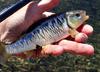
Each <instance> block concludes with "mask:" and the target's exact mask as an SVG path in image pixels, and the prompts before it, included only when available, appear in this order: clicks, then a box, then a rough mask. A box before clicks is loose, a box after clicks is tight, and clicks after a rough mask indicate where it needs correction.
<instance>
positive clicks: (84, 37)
mask: <svg viewBox="0 0 100 72" xmlns="http://www.w3.org/2000/svg"><path fill="white" fill-rule="evenodd" d="M87 39H88V36H87V35H86V34H85V33H79V34H77V35H76V36H75V41H76V42H79V43H83V42H86V41H87Z"/></svg>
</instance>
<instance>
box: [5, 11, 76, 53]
mask: <svg viewBox="0 0 100 72" xmlns="http://www.w3.org/2000/svg"><path fill="white" fill-rule="evenodd" d="M76 12H77V11H76ZM70 13H71V12H70ZM68 15H69V14H68ZM68 15H67V13H66V12H65V13H61V14H58V15H55V16H53V17H51V18H49V19H47V20H46V21H43V22H42V23H40V25H39V26H37V27H36V28H35V29H33V30H32V31H31V32H29V33H28V34H26V35H25V36H23V37H21V38H20V39H19V40H18V41H16V42H14V43H12V44H10V45H5V50H6V52H7V53H9V54H16V53H21V52H25V51H29V50H33V49H36V45H38V46H45V45H48V44H51V43H54V42H57V41H59V40H61V39H63V37H64V36H66V35H68V34H70V33H69V29H70V28H71V26H70V24H68V23H69V22H68Z"/></svg>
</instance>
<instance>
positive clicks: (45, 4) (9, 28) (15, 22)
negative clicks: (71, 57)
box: [0, 0, 94, 57]
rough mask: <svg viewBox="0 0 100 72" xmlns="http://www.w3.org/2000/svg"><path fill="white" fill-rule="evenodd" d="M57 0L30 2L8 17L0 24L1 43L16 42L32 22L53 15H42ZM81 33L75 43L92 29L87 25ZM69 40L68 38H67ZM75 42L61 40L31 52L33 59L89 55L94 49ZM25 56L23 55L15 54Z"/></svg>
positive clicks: (54, 4) (57, 0)
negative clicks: (66, 53) (65, 53)
mask: <svg viewBox="0 0 100 72" xmlns="http://www.w3.org/2000/svg"><path fill="white" fill-rule="evenodd" d="M58 3H59V0H47V1H46V0H42V1H41V2H40V3H38V4H37V3H35V2H30V3H29V4H27V5H26V6H25V7H23V8H21V9H20V10H18V11H17V12H16V13H14V14H13V15H11V16H10V17H8V18H7V19H6V20H4V21H3V22H1V24H0V40H1V42H5V43H11V42H13V41H15V40H17V38H18V37H20V35H21V34H22V33H23V32H24V31H26V30H27V29H28V28H29V27H30V26H31V25H32V24H33V23H34V22H36V21H38V20H39V19H41V18H44V17H48V16H50V15H52V14H53V13H48V12H46V13H44V12H45V11H48V10H50V9H52V8H53V7H55V6H56V5H58ZM80 29H81V30H80V31H81V33H80V34H78V35H76V38H75V41H78V42H84V41H85V40H86V39H87V37H88V35H90V34H91V33H92V32H93V28H92V27H91V26H89V25H85V26H82V27H81V28H80ZM68 39H69V38H68ZM75 41H68V40H62V41H60V42H58V43H57V44H56V45H48V47H47V48H43V49H41V50H39V49H38V50H35V51H31V52H32V53H33V54H32V56H33V57H38V56H44V55H49V54H52V55H60V54H62V53H64V52H69V53H73V54H80V55H81V54H82V55H91V54H93V53H94V48H93V47H92V46H91V45H88V44H82V43H78V42H75ZM17 55H18V56H25V54H23V53H22V54H17Z"/></svg>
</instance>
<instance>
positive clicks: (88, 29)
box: [77, 24, 93, 36]
mask: <svg viewBox="0 0 100 72" xmlns="http://www.w3.org/2000/svg"><path fill="white" fill-rule="evenodd" d="M77 30H78V31H80V32H82V33H85V34H87V35H88V36H89V35H91V34H92V33H93V27H92V26H90V25H88V24H86V25H82V26H80V27H79V28H78V29H77Z"/></svg>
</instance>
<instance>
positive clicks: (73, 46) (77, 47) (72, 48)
mask: <svg viewBox="0 0 100 72" xmlns="http://www.w3.org/2000/svg"><path fill="white" fill-rule="evenodd" d="M59 45H60V46H62V47H63V49H64V51H65V52H69V53H72V54H78V55H93V54H94V48H93V46H91V45H88V44H82V43H77V42H73V41H67V40H62V41H61V42H60V43H59Z"/></svg>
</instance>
